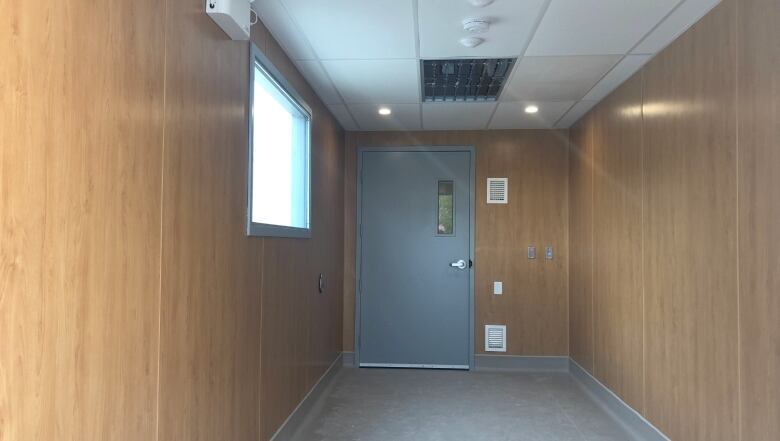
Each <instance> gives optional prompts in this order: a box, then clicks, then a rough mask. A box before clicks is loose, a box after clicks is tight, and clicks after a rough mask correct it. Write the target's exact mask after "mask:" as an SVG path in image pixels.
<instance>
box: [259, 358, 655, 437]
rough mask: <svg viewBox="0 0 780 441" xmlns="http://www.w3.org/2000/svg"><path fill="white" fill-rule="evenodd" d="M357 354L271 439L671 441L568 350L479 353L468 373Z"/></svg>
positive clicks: (335, 368)
mask: <svg viewBox="0 0 780 441" xmlns="http://www.w3.org/2000/svg"><path fill="white" fill-rule="evenodd" d="M354 359H355V357H354V354H353V353H351V352H345V353H343V354H341V355H340V356H339V357H338V358H337V359H336V360H335V361H334V362H333V364H332V365H331V366H330V368H329V369H328V371H327V372H326V373H325V374H324V375H323V376H322V377H321V378H320V380H319V382H318V383H317V384H316V385H315V387H314V388H313V389H312V390H311V391H310V392H309V394H308V395H307V396H306V397H305V398H304V400H303V401H302V402H301V403H300V404H299V405H298V407H297V408H296V409H295V411H294V412H293V413H292V414H291V415H290V417H289V418H288V419H287V421H286V422H285V423H284V425H282V427H281V428H280V429H279V430H278V431H277V433H276V435H274V438H273V440H274V441H288V440H291V441H296V440H301V441H304V440H305V441H326V440H333V441H335V440H357V439H360V440H389V439H416V440H421V441H422V440H444V439H447V440H464V441H466V440H469V441H479V440H496V439H505V440H518V441H522V440H529V441H530V440H541V439H543V440H549V441H557V440H589V441H590V440H593V441H595V440H600V441H610V440H614V441H624V440H636V441H668V438H667V437H666V436H664V435H663V434H662V433H661V432H660V431H659V430H657V429H656V428H655V427H654V426H652V425H651V424H650V423H649V422H648V421H647V420H645V419H644V418H643V417H642V416H641V415H639V414H638V413H637V412H636V411H634V410H633V409H632V408H631V407H629V406H628V405H627V404H625V403H624V402H623V401H622V400H621V399H620V398H618V397H617V396H616V395H615V394H614V393H612V391H610V390H609V389H608V388H606V387H605V386H604V385H603V384H601V383H600V382H599V381H598V380H596V379H595V378H594V377H593V376H591V375H590V374H589V373H588V372H587V371H585V370H584V369H582V367H580V366H579V365H578V364H577V363H576V362H574V361H573V360H571V359H569V358H568V357H517V356H496V355H477V356H476V359H475V369H474V370H472V371H462V370H420V369H380V368H364V369H356V368H354V367H353V365H354ZM464 397H468V398H467V399H466V398H464Z"/></svg>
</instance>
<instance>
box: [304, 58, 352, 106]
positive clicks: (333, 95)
mask: <svg viewBox="0 0 780 441" xmlns="http://www.w3.org/2000/svg"><path fill="white" fill-rule="evenodd" d="M296 64H297V65H298V68H299V69H300V70H301V73H302V74H303V76H304V77H305V78H306V81H308V83H309V85H310V86H311V87H312V88H313V89H314V91H315V92H317V95H318V96H319V97H320V99H321V100H322V101H323V102H324V103H325V104H341V102H342V101H341V97H340V96H339V94H338V92H336V88H335V87H333V83H332V82H331V81H330V78H328V74H326V73H325V69H323V68H322V65H321V64H320V62H319V61H316V60H301V61H297V62H296Z"/></svg>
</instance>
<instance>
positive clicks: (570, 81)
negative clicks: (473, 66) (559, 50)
mask: <svg viewBox="0 0 780 441" xmlns="http://www.w3.org/2000/svg"><path fill="white" fill-rule="evenodd" d="M619 59H620V56H618V55H594V56H572V57H525V58H523V59H521V60H520V61H519V62H518V65H517V67H516V68H515V72H514V73H513V74H512V77H511V79H510V80H509V83H507V85H506V86H505V87H504V91H503V92H502V95H501V101H517V100H539V101H578V100H580V99H581V98H582V97H583V96H585V94H586V93H588V91H589V90H590V89H591V88H592V87H593V85H595V84H596V83H597V82H598V81H599V79H601V77H603V76H604V74H605V73H607V72H608V71H609V69H611V68H612V66H614V65H615V63H617V61H618V60H619Z"/></svg>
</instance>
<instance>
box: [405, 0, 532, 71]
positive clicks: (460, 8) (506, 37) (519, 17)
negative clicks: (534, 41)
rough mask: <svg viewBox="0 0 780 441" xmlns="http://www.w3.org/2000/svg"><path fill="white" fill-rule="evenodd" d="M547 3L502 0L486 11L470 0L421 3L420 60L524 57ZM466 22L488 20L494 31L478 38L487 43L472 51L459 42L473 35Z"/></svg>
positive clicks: (491, 29)
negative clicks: (467, 28)
mask: <svg viewBox="0 0 780 441" xmlns="http://www.w3.org/2000/svg"><path fill="white" fill-rule="evenodd" d="M546 3H547V2H546V0H501V1H496V2H494V3H492V4H491V5H489V6H487V7H484V8H477V7H474V6H472V5H471V4H470V3H469V2H467V1H466V0H459V1H452V0H419V7H418V10H419V23H420V56H421V57H422V58H449V57H507V56H511V57H516V56H518V55H522V52H523V51H524V50H525V48H526V46H527V45H528V42H529V40H530V39H531V36H532V33H533V31H534V27H535V25H536V22H537V20H538V18H539V15H540V14H541V13H542V9H543V7H544V5H545V4H546ZM466 18H487V19H488V20H489V21H490V22H491V26H490V30H489V31H488V32H486V33H484V34H479V35H477V36H479V37H482V38H484V39H485V42H484V43H482V44H481V45H479V46H477V47H475V48H472V49H469V48H465V47H463V46H462V45H461V44H460V43H459V40H460V39H461V38H463V37H466V36H469V35H471V34H469V33H467V32H466V31H464V30H463V24H462V21H463V20H464V19H466Z"/></svg>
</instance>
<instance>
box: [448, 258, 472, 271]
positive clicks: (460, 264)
mask: <svg viewBox="0 0 780 441" xmlns="http://www.w3.org/2000/svg"><path fill="white" fill-rule="evenodd" d="M450 266H451V267H453V268H459V269H466V267H467V266H468V264H467V263H466V261H465V260H463V259H460V260H459V261H457V262H452V263H450Z"/></svg>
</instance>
